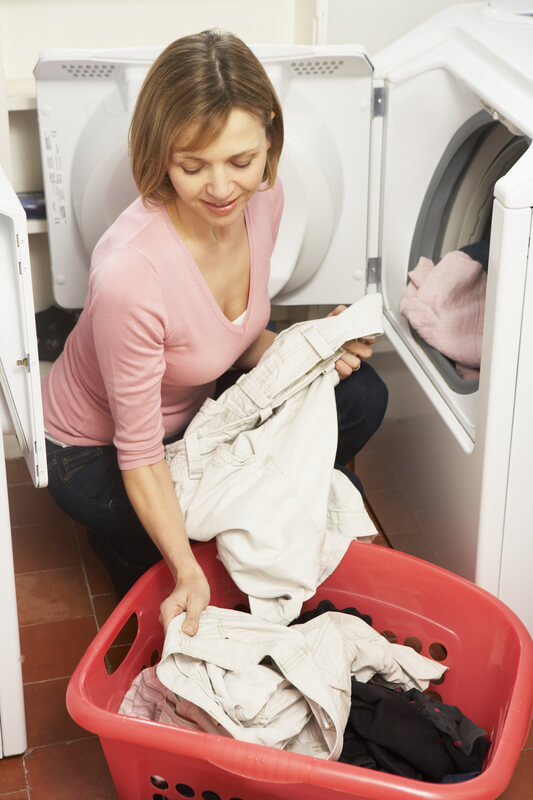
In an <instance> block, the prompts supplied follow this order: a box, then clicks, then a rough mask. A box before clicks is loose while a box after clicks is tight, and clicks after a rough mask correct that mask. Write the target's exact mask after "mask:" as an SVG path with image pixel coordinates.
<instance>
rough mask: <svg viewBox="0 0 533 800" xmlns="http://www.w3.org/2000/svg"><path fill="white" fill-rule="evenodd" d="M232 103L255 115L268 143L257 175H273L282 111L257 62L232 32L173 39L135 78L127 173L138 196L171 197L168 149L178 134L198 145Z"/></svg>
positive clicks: (270, 178) (215, 131)
mask: <svg viewBox="0 0 533 800" xmlns="http://www.w3.org/2000/svg"><path fill="white" fill-rule="evenodd" d="M235 108H239V109H242V110H243V111H247V112H249V113H250V114H254V115H255V116H256V117H258V118H259V119H260V120H261V122H262V123H263V125H264V126H265V132H266V135H267V138H268V140H269V142H270V147H269V149H268V153H267V159H266V165H265V172H264V175H263V181H265V182H266V187H267V188H269V187H271V186H272V185H273V184H274V181H275V179H276V173H277V167H278V162H279V157H280V155H281V150H282V147H283V115H282V112H281V106H280V103H279V100H278V98H277V95H276V92H275V89H274V87H273V86H272V83H271V82H270V79H269V77H268V75H267V74H266V72H265V70H264V68H263V66H262V64H261V62H260V61H259V60H258V59H257V57H256V56H255V55H254V54H253V53H252V51H251V50H250V48H249V47H247V45H245V44H244V42H243V41H241V39H239V38H238V37H237V36H235V35H234V34H232V33H225V32H221V31H217V30H207V31H203V32H202V33H198V34H194V35H192V36H184V37H183V38H181V39H177V40H176V41H175V42H172V44H170V45H169V46H168V47H167V48H166V49H165V50H164V51H163V52H162V53H161V54H160V55H159V57H158V58H157V59H156V60H155V61H154V63H153V65H152V67H151V68H150V70H149V72H148V75H147V76H146V78H145V80H144V83H143V85H142V88H141V91H140V93H139V97H138V99H137V103H136V105H135V109H134V112H133V117H132V120H131V124H130V131H129V149H130V160H131V168H132V172H133V177H134V179H135V183H136V184H137V188H138V190H139V193H140V194H141V197H142V198H143V201H144V202H145V203H146V202H149V203H154V204H162V203H165V202H167V201H168V200H171V199H172V198H173V197H174V196H175V190H174V187H173V186H172V184H171V182H170V179H169V177H168V174H167V165H168V163H169V161H170V156H171V152H172V148H173V147H174V145H175V143H176V141H177V140H178V139H180V137H183V136H187V135H188V136H189V137H191V132H192V140H191V139H189V140H188V141H187V142H186V143H182V142H181V139H180V146H186V148H187V149H190V150H201V149H203V148H204V147H206V146H207V145H208V144H210V143H211V142H212V141H213V140H214V139H216V137H217V136H218V135H219V134H220V133H221V131H222V129H223V128H224V126H225V124H226V121H227V119H228V117H229V115H230V113H231V111H232V110H233V109H235Z"/></svg>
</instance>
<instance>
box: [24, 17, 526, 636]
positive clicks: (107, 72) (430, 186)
mask: <svg viewBox="0 0 533 800" xmlns="http://www.w3.org/2000/svg"><path fill="white" fill-rule="evenodd" d="M532 46H533V23H532V19H531V17H529V16H525V15H522V14H521V15H515V14H511V13H504V14H502V13H500V12H498V11H497V10H495V9H494V8H493V6H492V5H491V4H486V3H472V4H464V5H456V6H453V7H450V8H448V9H447V10H445V11H444V12H442V13H441V14H439V15H437V16H436V17H434V18H432V19H430V20H429V21H427V22H426V23H424V24H422V25H421V26H419V27H418V28H416V29H414V30H413V31H412V32H410V33H409V34H408V35H407V36H405V37H402V39H400V40H398V41H397V42H395V43H394V44H392V45H391V46H390V47H388V48H387V49H386V50H384V51H383V52H381V53H379V54H378V55H377V56H376V58H375V59H374V60H373V63H371V61H370V59H369V58H368V56H367V55H366V53H365V51H364V49H363V48H361V47H356V46H348V45H337V46H332V45H324V46H309V47H307V46H279V47H278V46H270V47H265V46H259V47H257V48H255V50H256V53H257V55H258V56H259V57H260V58H261V59H262V61H263V63H264V64H265V68H266V69H267V71H268V73H269V74H270V76H271V78H272V80H273V82H274V84H275V86H276V88H277V90H278V92H279V95H280V99H281V103H282V106H283V109H284V114H285V119H286V134H287V144H286V148H285V152H284V154H283V157H282V161H281V164H280V174H281V178H282V181H283V183H284V188H285V194H286V208H285V212H284V216H283V220H282V224H281V228H280V235H279V241H278V244H277V246H276V251H275V254H274V258H273V264H272V278H271V285H270V290H271V296H272V299H273V302H274V303H277V304H281V305H289V304H298V305H300V304H311V303H312V304H315V303H317V304H336V303H339V302H344V303H348V302H352V301H354V300H355V299H357V298H358V297H360V296H361V295H362V294H363V293H365V292H368V291H374V290H375V289H376V288H379V289H380V291H381V292H382V294H383V298H384V304H385V318H386V322H385V324H386V333H387V336H388V339H389V341H390V342H391V345H392V347H393V348H394V350H395V351H396V352H397V353H398V354H399V357H400V359H401V367H400V368H399V369H400V372H401V375H402V387H403V388H402V391H403V392H404V397H403V399H404V406H405V409H406V412H405V414H404V415H403V417H402V419H401V424H400V425H398V426H392V427H391V435H390V436H389V437H388V439H387V442H386V446H387V448H389V452H390V456H391V458H393V459H395V460H396V462H397V463H398V462H399V464H400V469H401V473H402V480H403V482H404V489H405V492H406V494H407V495H408V497H409V502H410V504H411V506H412V509H413V513H415V514H416V515H417V516H418V519H419V521H420V530H421V533H420V535H419V536H417V537H415V539H416V541H415V544H414V546H413V548H412V549H414V551H415V552H418V554H420V555H423V556H424V557H426V558H430V559H431V560H434V561H435V562H437V563H439V564H441V565H443V566H445V567H447V568H449V569H451V570H453V571H455V572H458V573H459V574H462V575H464V576H466V577H468V578H470V579H472V580H474V581H476V582H478V583H479V584H480V585H482V586H484V587H485V588H486V589H488V590H489V591H492V592H493V593H494V594H496V595H498V596H499V597H500V598H501V599H502V600H504V601H505V602H507V603H508V604H509V605H510V606H511V607H512V608H513V609H514V610H515V611H516V612H517V613H518V614H519V615H520V616H521V617H522V619H523V620H524V622H525V623H526V624H527V625H528V626H529V628H530V630H533V595H532V591H531V589H530V588H529V586H530V577H529V573H530V571H531V567H532V566H533V544H531V537H530V536H529V535H528V528H529V527H530V523H531V521H532V517H533V514H532V513H531V512H530V511H529V509H528V502H527V501H528V495H527V491H528V486H527V480H526V479H525V478H524V476H525V475H528V474H529V473H530V471H531V470H530V469H529V461H530V458H531V456H530V453H531V452H532V450H533V441H532V435H531V433H530V432H529V429H528V424H527V409H528V408H529V407H531V404H532V400H533V397H532V394H533V386H532V383H531V378H530V374H529V370H528V368H527V363H528V362H527V359H529V355H530V354H529V349H530V348H531V346H532V345H531V344H530V343H531V341H532V339H531V337H529V340H528V338H527V333H528V330H529V328H530V327H531V326H532V325H533V322H532V315H533V296H532V295H533V288H532V287H531V270H530V269H529V266H530V260H531V255H530V247H529V244H530V235H531V223H532V213H531V209H532V206H533V149H532V148H531V136H532V129H533V62H532V60H531V56H530V53H531V50H532ZM158 52H159V50H158V49H137V50H126V51H124V50H121V51H109V50H106V51H48V52H46V53H43V55H42V57H41V59H40V61H39V63H38V65H37V67H36V71H35V76H36V82H37V96H38V114H39V125H40V136H41V148H42V156H43V168H44V180H45V192H46V201H47V212H48V224H49V237H50V246H51V259H52V272H53V284H54V293H55V297H56V299H57V302H58V303H59V304H60V305H64V306H67V307H78V306H81V305H82V304H83V299H84V296H85V291H86V286H87V276H88V268H89V257H90V252H91V249H92V247H93V246H94V244H95V243H96V241H97V239H98V237H99V236H100V235H101V233H102V232H103V231H104V230H105V228H106V227H107V226H108V225H109V224H110V223H111V222H112V220H113V219H114V218H115V216H116V215H117V214H118V213H119V212H120V211H121V210H122V208H124V207H125V205H126V204H127V203H128V202H129V201H130V200H131V199H133V197H134V196H135V189H134V187H133V184H132V181H131V178H130V176H129V171H128V166H127V153H126V136H127V128H128V123H129V119H130V116H131V111H132V108H133V104H134V101H135V97H136V95H137V92H138V90H139V87H140V85H141V82H142V79H143V77H144V75H145V74H146V71H147V69H148V67H149V65H150V63H151V62H152V60H153V58H154V57H155V56H156V55H157V53H158ZM480 237H483V238H486V239H487V240H488V241H489V242H490V247H489V253H490V255H489V265H488V280H487V295H486V304H485V325H484V333H483V345H482V360H481V374H480V378H479V381H477V380H474V381H464V380H463V379H461V378H460V377H459V376H458V375H457V373H456V372H455V371H454V369H453V365H451V364H450V363H449V361H448V360H447V359H446V358H444V357H443V356H442V355H441V354H440V353H438V352H435V351H433V350H432V349H431V348H429V347H428V346H427V345H425V344H424V342H423V341H421V340H420V337H418V336H417V335H416V334H415V333H414V332H413V330H412V329H411V328H410V326H409V324H408V323H407V321H406V319H405V318H404V317H403V316H402V315H401V314H400V312H399V305H400V299H401V297H402V295H403V293H404V291H405V288H406V285H407V281H408V271H409V269H411V268H412V267H413V266H414V264H415V263H416V262H417V260H418V258H419V257H420V256H426V257H430V258H433V259H437V258H439V257H440V256H441V255H442V254H443V253H444V252H446V251H448V250H453V249H455V248H458V247H461V246H463V245H466V244H468V243H471V242H474V241H476V240H477V239H479V238H480ZM529 363H531V362H529ZM405 387H407V388H405ZM390 388H391V391H392V392H394V391H395V386H394V381H393V384H391V386H390ZM393 544H394V542H393Z"/></svg>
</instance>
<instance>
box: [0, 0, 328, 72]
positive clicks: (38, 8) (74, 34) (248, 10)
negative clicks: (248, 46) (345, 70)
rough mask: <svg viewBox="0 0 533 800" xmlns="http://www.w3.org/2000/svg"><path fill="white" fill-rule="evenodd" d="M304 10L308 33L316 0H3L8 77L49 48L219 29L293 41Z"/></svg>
mask: <svg viewBox="0 0 533 800" xmlns="http://www.w3.org/2000/svg"><path fill="white" fill-rule="evenodd" d="M296 9H297V16H298V31H299V35H305V34H306V32H307V31H311V23H310V21H309V23H308V24H307V25H306V24H305V23H304V22H303V20H304V19H305V18H306V17H309V20H310V19H311V18H312V15H313V10H314V0H303V2H302V0H268V2H262V0H261V1H260V2H256V1H255V0H0V48H1V52H2V61H3V65H4V72H5V77H6V79H8V80H9V79H14V78H15V79H18V78H27V77H29V76H31V74H32V70H33V67H34V65H35V63H36V61H37V58H38V55H39V51H40V50H43V49H47V48H54V47H73V48H76V47H127V46H139V45H157V46H159V45H165V44H167V43H169V42H171V41H173V40H174V39H176V38H178V37H179V36H184V35H185V34H188V33H193V32H196V31H200V30H203V29H205V28H212V27H220V28H223V29H225V30H231V31H233V32H234V33H236V34H237V35H238V36H241V38H243V39H245V40H246V41H248V42H260V43H263V42H276V43H277V42H280V43H285V42H293V41H295V39H294V36H295V24H296V21H295V16H296Z"/></svg>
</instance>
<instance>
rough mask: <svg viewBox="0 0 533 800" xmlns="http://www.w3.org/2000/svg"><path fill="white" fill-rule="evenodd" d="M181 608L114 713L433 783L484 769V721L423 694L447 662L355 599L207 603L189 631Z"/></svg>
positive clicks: (463, 777)
mask: <svg viewBox="0 0 533 800" xmlns="http://www.w3.org/2000/svg"><path fill="white" fill-rule="evenodd" d="M183 619H184V615H181V616H179V617H176V618H175V619H173V620H172V622H171V623H170V625H169V627H168V629H167V634H166V637H165V642H164V648H163V652H162V656H161V661H160V662H159V664H157V665H156V666H155V667H150V668H147V669H144V670H143V671H142V672H141V673H140V675H138V676H137V677H136V678H135V679H134V681H133V683H132V685H131V687H130V689H129V690H128V692H127V694H126V695H125V697H124V699H123V702H122V705H121V707H120V712H119V713H122V714H127V715H130V716H135V717H141V718H144V719H150V720H153V721H156V722H159V723H165V724H169V725H177V726H179V727H181V728H187V729H191V730H200V731H206V732H209V733H216V734H219V735H222V736H229V737H233V738H234V739H238V740H240V741H245V742H251V743H254V744H261V745H265V746H268V747H277V748H281V749H285V750H290V751H293V752H297V753H305V754H308V755H312V756H316V757H319V758H326V759H334V760H339V761H342V762H345V763H349V764H353V765H356V766H363V767H369V768H371V769H375V770H381V771H385V772H390V773H393V774H397V775H402V776H405V777H411V778H417V779H421V780H427V781H433V782H451V781H456V780H465V779H467V778H470V777H472V776H473V775H476V774H479V772H480V771H481V769H482V766H483V761H484V758H485V756H486V754H487V751H488V748H489V745H490V742H489V740H488V738H487V736H486V733H485V731H484V730H482V729H481V728H479V727H478V726H476V725H475V724H474V723H473V722H471V721H470V720H469V719H468V718H466V717H465V716H464V715H463V714H462V713H461V712H460V711H459V709H458V708H456V707H454V706H449V705H446V704H444V703H442V702H440V701H436V700H434V699H432V698H431V697H430V696H429V695H427V694H424V690H425V689H427V688H428V686H429V683H430V681H437V680H439V679H440V678H441V677H442V675H443V674H444V672H445V670H446V669H447V667H446V666H444V665H443V664H440V663H438V662H436V661H434V660H432V659H429V658H426V657H425V656H422V655H420V654H419V653H417V652H416V651H415V650H414V649H412V648H410V647H407V646H405V645H401V644H396V643H391V642H389V641H388V640H387V639H386V638H385V637H383V636H381V635H380V634H379V633H378V632H377V631H376V630H375V629H374V628H373V627H372V625H371V620H370V618H369V617H365V616H364V615H362V614H360V613H359V612H358V611H357V609H355V608H346V609H342V610H336V609H335V607H334V606H333V604H332V603H331V602H329V601H323V602H322V603H320V604H319V606H318V607H317V608H316V609H315V610H313V611H312V612H306V613H305V615H302V616H301V617H300V618H297V619H296V620H294V621H293V622H292V623H291V624H290V625H288V626H284V625H279V624H274V623H271V622H267V621H264V620H260V619H257V618H255V617H254V616H252V615H250V614H247V613H244V612H241V611H236V610H231V609H224V608H217V607H214V606H209V607H208V608H207V609H206V610H205V611H204V612H203V613H202V615H201V619H200V627H199V631H198V633H197V635H196V636H194V637H192V638H191V637H189V636H187V635H185V634H184V633H183V632H182V630H181V626H182V624H183Z"/></svg>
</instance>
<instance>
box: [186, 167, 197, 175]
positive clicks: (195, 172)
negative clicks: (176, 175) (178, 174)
mask: <svg viewBox="0 0 533 800" xmlns="http://www.w3.org/2000/svg"><path fill="white" fill-rule="evenodd" d="M200 169H201V167H196V168H195V169H190V168H189V169H187V167H183V166H182V170H183V172H184V173H185V174H186V175H196V174H197V173H198V172H200Z"/></svg>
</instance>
